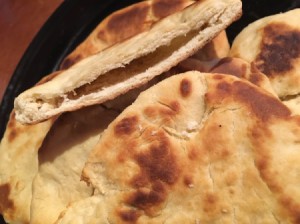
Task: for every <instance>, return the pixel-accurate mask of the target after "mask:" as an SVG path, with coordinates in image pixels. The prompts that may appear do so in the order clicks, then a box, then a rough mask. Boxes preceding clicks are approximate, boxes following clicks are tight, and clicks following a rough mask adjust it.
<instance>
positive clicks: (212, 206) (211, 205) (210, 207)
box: [203, 193, 219, 213]
mask: <svg viewBox="0 0 300 224" xmlns="http://www.w3.org/2000/svg"><path fill="white" fill-rule="evenodd" d="M203 200H204V211H205V212H207V213H209V212H213V211H215V210H216V208H217V203H218V200H219V199H218V197H217V196H216V195H215V194H214V193H207V194H206V195H205V196H204V198H203Z"/></svg>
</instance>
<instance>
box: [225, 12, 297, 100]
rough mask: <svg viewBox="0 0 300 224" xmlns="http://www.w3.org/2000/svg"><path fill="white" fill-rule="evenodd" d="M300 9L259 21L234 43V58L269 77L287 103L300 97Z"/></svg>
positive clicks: (248, 27) (245, 30) (249, 26)
mask: <svg viewBox="0 0 300 224" xmlns="http://www.w3.org/2000/svg"><path fill="white" fill-rule="evenodd" d="M299 20H300V9H294V10H291V11H288V12H285V13H280V14H276V15H272V16H268V17H265V18H262V19H259V20H257V21H255V22H253V23H251V24H250V25H248V26H247V27H246V28H244V30H242V31H241V33H240V34H239V35H238V36H237V37H236V38H235V40H234V41H233V45H232V48H231V50H230V56H232V57H238V58H242V59H244V60H246V61H248V62H250V63H254V64H255V66H256V67H257V68H258V69H259V70H260V71H261V72H262V73H264V74H265V75H267V76H268V78H269V79H270V82H271V84H272V86H273V89H274V90H275V92H276V93H277V95H278V96H279V97H280V98H281V99H283V100H284V98H290V97H291V96H295V95H297V94H299V93H300V47H299V46H300V45H299V43H300V25H299Z"/></svg>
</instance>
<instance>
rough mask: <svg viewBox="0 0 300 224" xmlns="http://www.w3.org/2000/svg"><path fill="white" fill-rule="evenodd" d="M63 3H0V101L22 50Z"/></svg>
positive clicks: (23, 0) (20, 0) (18, 0)
mask: <svg viewBox="0 0 300 224" xmlns="http://www.w3.org/2000/svg"><path fill="white" fill-rule="evenodd" d="M62 2H63V0H0V49H1V53H0V102H1V101H2V98H3V94H4V91H5V89H6V87H7V84H8V82H9V80H10V78H11V76H12V74H13V72H14V70H15V68H16V66H17V64H18V62H19V60H20V59H21V57H22V55H23V53H24V52H25V50H26V48H27V47H28V45H29V44H30V42H31V41H32V39H33V38H34V36H35V35H36V33H37V32H38V31H39V29H40V28H41V27H42V25H43V24H44V23H45V21H46V20H47V19H48V17H49V16H50V15H51V14H52V13H53V12H54V10H55V9H56V8H57V7H58V6H59V5H60V4H61V3H62Z"/></svg>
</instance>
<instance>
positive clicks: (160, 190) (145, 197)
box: [128, 181, 167, 209]
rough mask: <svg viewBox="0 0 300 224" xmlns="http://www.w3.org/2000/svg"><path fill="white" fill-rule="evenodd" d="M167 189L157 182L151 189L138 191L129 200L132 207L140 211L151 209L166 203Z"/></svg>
mask: <svg viewBox="0 0 300 224" xmlns="http://www.w3.org/2000/svg"><path fill="white" fill-rule="evenodd" d="M166 197H167V194H166V189H165V187H164V185H163V184H162V183H161V182H160V181H156V182H155V183H154V184H153V186H152V187H151V189H149V190H148V189H143V188H140V189H138V190H137V191H136V192H135V193H133V194H132V195H131V197H130V198H129V200H128V203H129V204H130V205H133V206H135V207H137V208H140V209H149V208H150V207H153V206H155V205H159V204H161V203H162V202H164V201H165V199H166Z"/></svg>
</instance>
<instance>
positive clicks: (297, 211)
mask: <svg viewBox="0 0 300 224" xmlns="http://www.w3.org/2000/svg"><path fill="white" fill-rule="evenodd" d="M280 203H281V204H282V206H283V207H284V208H286V210H287V211H288V212H289V213H290V215H291V218H292V220H293V223H300V206H299V204H298V203H296V202H295V200H294V199H292V198H291V197H288V196H283V197H281V198H280Z"/></svg>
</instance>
